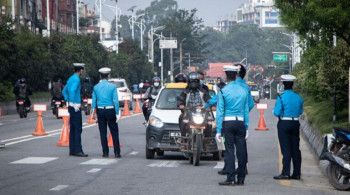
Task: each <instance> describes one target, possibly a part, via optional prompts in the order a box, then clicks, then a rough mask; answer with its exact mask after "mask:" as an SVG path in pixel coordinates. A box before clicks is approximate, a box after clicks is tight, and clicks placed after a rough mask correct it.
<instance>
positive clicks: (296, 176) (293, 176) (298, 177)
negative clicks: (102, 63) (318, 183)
mask: <svg viewBox="0 0 350 195" xmlns="http://www.w3.org/2000/svg"><path fill="white" fill-rule="evenodd" d="M290 179H294V180H300V175H292V176H290Z"/></svg>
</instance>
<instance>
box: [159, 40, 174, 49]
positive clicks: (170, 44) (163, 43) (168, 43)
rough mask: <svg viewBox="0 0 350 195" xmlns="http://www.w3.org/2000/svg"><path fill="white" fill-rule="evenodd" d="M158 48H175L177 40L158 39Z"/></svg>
mask: <svg viewBox="0 0 350 195" xmlns="http://www.w3.org/2000/svg"><path fill="white" fill-rule="evenodd" d="M159 48H161V49H177V40H160V41H159Z"/></svg>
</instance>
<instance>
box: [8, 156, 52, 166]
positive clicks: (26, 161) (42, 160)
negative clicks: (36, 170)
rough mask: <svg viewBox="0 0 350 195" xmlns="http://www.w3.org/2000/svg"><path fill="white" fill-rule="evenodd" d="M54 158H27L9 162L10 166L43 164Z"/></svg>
mask: <svg viewBox="0 0 350 195" xmlns="http://www.w3.org/2000/svg"><path fill="white" fill-rule="evenodd" d="M56 159H58V158H56V157H27V158H24V159H21V160H17V161H14V162H11V163H10V164H37V165H38V164H45V163H47V162H50V161H53V160H56Z"/></svg>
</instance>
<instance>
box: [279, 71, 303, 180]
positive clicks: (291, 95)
mask: <svg viewBox="0 0 350 195" xmlns="http://www.w3.org/2000/svg"><path fill="white" fill-rule="evenodd" d="M281 78H282V82H283V85H284V89H285V90H284V93H283V94H282V95H279V96H278V97H277V100H276V105H275V108H274V110H273V114H274V115H275V116H277V117H278V118H279V121H278V123H277V129H278V139H279V142H280V147H281V152H282V155H283V160H282V163H283V169H282V173H281V174H280V175H278V176H275V177H274V179H296V180H300V167H301V152H300V149H299V142H300V138H299V127H300V123H299V116H300V115H301V114H302V113H303V103H304V102H303V99H302V98H301V97H300V96H299V95H298V94H297V93H295V92H294V91H293V83H294V80H295V79H296V78H295V76H293V75H282V76H281ZM291 160H293V174H292V176H290V161H291Z"/></svg>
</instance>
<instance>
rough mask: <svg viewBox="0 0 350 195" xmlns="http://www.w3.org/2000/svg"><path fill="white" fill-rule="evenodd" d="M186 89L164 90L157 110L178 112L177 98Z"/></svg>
mask: <svg viewBox="0 0 350 195" xmlns="http://www.w3.org/2000/svg"><path fill="white" fill-rule="evenodd" d="M183 91H184V89H163V90H162V92H161V94H160V95H159V98H158V101H157V105H156V108H157V109H163V110H178V109H179V108H178V107H177V97H178V96H180V94H181V93H182V92H183Z"/></svg>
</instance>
